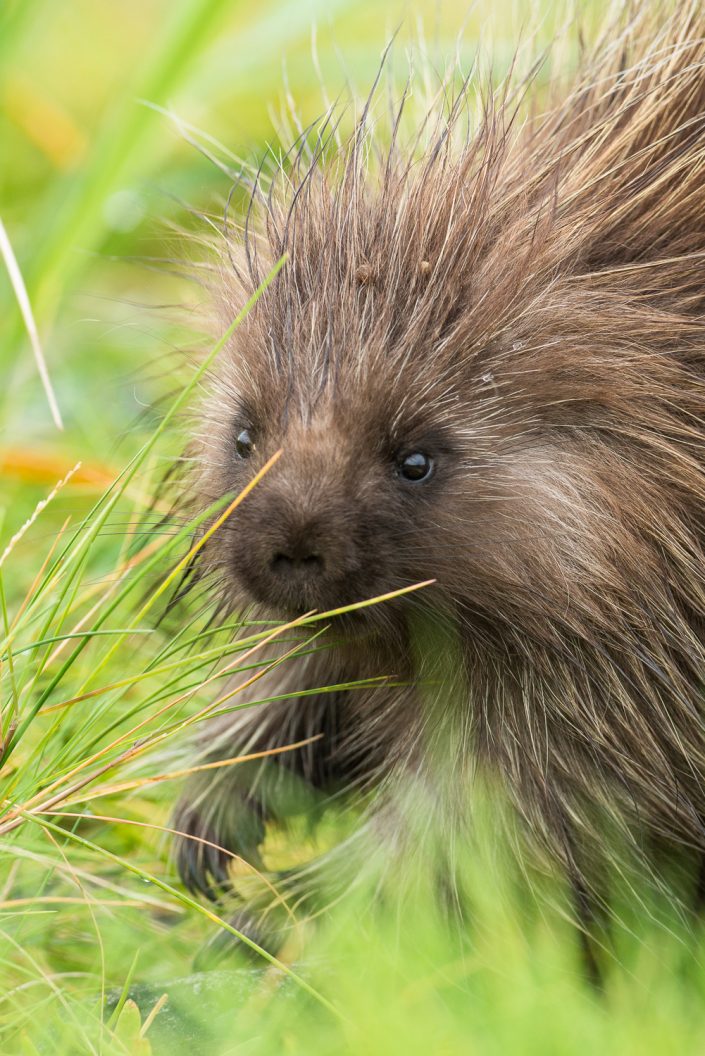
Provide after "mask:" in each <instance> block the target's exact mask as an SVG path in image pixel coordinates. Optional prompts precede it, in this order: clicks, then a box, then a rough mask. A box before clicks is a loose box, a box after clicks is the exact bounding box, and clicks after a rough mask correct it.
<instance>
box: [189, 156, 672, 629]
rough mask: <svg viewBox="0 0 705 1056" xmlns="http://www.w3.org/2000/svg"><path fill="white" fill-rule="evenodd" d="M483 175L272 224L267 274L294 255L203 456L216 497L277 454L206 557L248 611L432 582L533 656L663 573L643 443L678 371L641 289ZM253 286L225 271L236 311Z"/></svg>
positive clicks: (472, 617) (218, 380) (253, 325)
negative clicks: (621, 287)
mask: <svg viewBox="0 0 705 1056" xmlns="http://www.w3.org/2000/svg"><path fill="white" fill-rule="evenodd" d="M470 167H471V165H470V162H466V163H465V168H464V167H463V166H457V167H456V168H455V169H454V170H452V171H450V172H449V173H445V172H444V173H443V174H441V173H436V174H432V175H431V176H430V177H429V176H428V175H427V176H426V177H425V182H424V183H422V184H419V186H413V185H412V186H406V185H405V183H404V181H406V182H407V183H408V181H409V180H410V177H409V175H408V173H406V171H405V172H404V174H403V175H402V177H401V178H400V180H401V182H400V184H399V186H397V187H395V186H394V183H393V181H392V182H391V185H390V188H389V190H388V192H387V193H386V194H377V195H376V196H375V195H370V196H369V197H368V198H364V199H361V200H357V201H353V200H352V198H351V199H350V200H348V201H346V202H342V203H341V201H340V195H341V194H342V193H343V192H340V191H338V190H335V189H334V190H331V189H330V188H329V187H328V186H327V185H326V184H325V181H321V182H320V183H319V184H314V185H313V186H312V187H310V188H309V192H310V193H309V197H308V198H306V197H305V196H304V195H301V196H299V198H298V199H297V202H298V203H299V204H298V205H297V209H298V210H299V213H300V215H299V213H296V212H294V213H290V214H289V220H287V219H286V214H285V215H284V219H282V218H281V217H279V218H276V219H275V220H273V221H272V228H273V229H277V230H278V231H279V234H276V233H275V234H274V235H272V234H271V233H270V235H269V239H270V244H269V246H268V247H267V250H266V257H267V260H268V261H269V262H273V261H274V260H276V259H277V257H278V256H279V255H280V254H281V253H283V252H286V253H287V254H288V257H289V259H288V262H287V263H286V264H285V265H284V268H283V270H282V271H281V272H280V274H279V275H278V276H277V278H276V279H275V280H274V282H273V283H272V285H271V286H270V287H269V288H268V289H267V291H266V292H265V293H264V294H263V296H262V297H261V298H260V300H259V301H258V303H257V304H256V305H255V307H254V309H253V311H252V312H251V314H250V315H249V316H248V318H247V319H246V321H245V323H244V324H243V325H242V327H241V328H240V329H239V330H238V332H237V334H236V336H235V339H234V340H233V343H232V345H231V347H229V348H228V349H227V350H226V351H225V353H224V355H223V357H222V358H221V360H220V362H219V364H218V366H217V368H216V370H215V372H214V377H213V379H212V385H211V392H210V396H209V398H208V400H207V403H206V406H205V410H204V416H203V420H202V424H201V437H200V441H197V451H196V457H197V462H198V463H199V464H200V482H199V488H200V495H201V498H202V500H203V501H204V502H212V501H214V500H216V499H218V498H220V497H221V496H222V495H224V494H225V493H226V492H230V493H235V492H237V491H239V490H240V489H241V488H243V487H244V486H245V485H246V484H247V483H248V482H249V481H250V480H251V479H252V477H253V475H254V474H255V473H256V472H257V470H258V469H260V468H261V466H262V465H263V464H264V463H265V461H266V460H267V459H268V458H269V457H270V456H271V455H272V454H274V452H276V451H277V450H279V449H281V450H282V451H283V454H282V456H281V458H280V459H279V461H278V462H277V463H276V464H275V465H274V467H273V468H272V469H271V470H270V471H269V472H268V473H267V475H266V477H265V478H264V479H263V480H262V481H261V482H260V483H258V484H257V486H256V487H255V489H254V491H253V492H252V493H251V494H250V495H249V496H248V497H247V499H246V500H245V501H244V503H243V504H242V506H241V507H240V508H239V509H238V510H237V511H236V513H235V514H233V516H232V517H231V519H230V521H229V522H228V523H227V525H226V526H225V527H224V528H223V529H222V530H221V531H220V532H219V533H218V534H217V536H216V538H215V539H214V542H213V545H212V546H211V547H210V548H209V553H210V558H209V561H210V567H211V570H212V571H215V576H216V579H217V582H218V587H219V589H220V590H221V592H222V593H224V595H225V597H226V599H227V601H228V602H230V603H232V605H233V606H234V607H241V606H242V605H243V604H247V603H250V602H256V603H259V605H260V606H261V607H262V608H263V609H264V611H266V612H269V613H272V614H274V615H277V616H290V615H292V614H297V613H300V612H302V611H306V610H310V609H314V608H315V609H318V610H325V609H330V608H336V607H338V606H343V605H347V604H350V603H353V602H357V601H361V600H363V599H366V598H370V597H373V596H377V595H380V594H384V593H387V592H390V591H395V590H398V589H399V588H403V587H407V586H410V585H412V584H414V583H418V582H420V581H424V580H429V579H433V580H435V581H436V585H435V586H433V587H431V588H428V589H427V590H425V591H424V593H423V597H425V598H428V599H429V602H432V603H433V604H434V605H440V606H441V607H451V608H452V609H454V610H456V611H457V610H460V611H461V612H462V614H463V619H464V621H465V622H467V623H468V624H471V625H472V626H473V628H474V632H475V634H476V635H484V636H487V637H490V638H494V637H495V636H496V634H497V633H498V632H499V634H500V636H501V637H502V639H503V640H504V641H506V639H507V636H510V637H512V638H513V640H514V641H515V642H519V643H520V648H523V646H522V645H521V642H522V641H526V638H525V637H524V639H522V634H524V635H525V633H526V632H527V631H528V632H529V633H530V635H531V638H532V639H533V640H534V641H537V640H540V641H543V642H544V643H548V642H550V641H551V640H552V639H553V640H554V641H555V639H556V638H557V639H561V638H562V636H564V635H565V634H566V633H567V634H574V633H575V634H577V635H579V636H581V637H583V638H585V637H586V636H588V635H589V636H590V637H594V631H595V628H596V627H598V626H602V627H603V628H605V629H606V631H609V627H610V626H611V624H612V623H613V622H614V617H615V614H617V615H619V614H621V613H623V611H624V608H625V605H626V604H629V598H630V596H632V595H634V591H635V586H634V585H635V584H636V583H638V582H641V581H643V582H645V583H646V586H647V587H648V585H649V584H653V583H655V582H656V581H657V579H659V578H662V574H663V573H662V568H661V567H660V565H659V559H658V554H657V552H656V549H655V548H653V547H652V546H651V545H650V543H649V538H650V533H651V529H650V527H649V525H650V523H652V521H653V511H654V510H655V509H660V510H661V511H662V512H661V514H660V516H661V517H662V518H663V517H666V516H667V504H665V503H664V501H663V494H662V492H663V487H664V479H665V478H664V472H663V468H662V466H661V465H660V464H657V463H656V461H655V459H656V458H657V457H660V456H657V453H656V452H657V449H656V448H655V447H653V448H651V449H650V450H651V451H652V452H653V453H648V452H647V449H646V448H645V447H644V446H643V443H642V448H641V450H640V451H636V449H635V451H634V452H632V451H631V449H630V445H631V444H633V443H634V442H637V443H641V441H640V440H639V437H640V436H641V437H645V438H646V437H647V432H648V430H649V429H651V426H650V425H649V416H650V415H652V414H655V415H658V414H660V413H662V412H661V411H660V409H659V408H660V406H661V405H660V404H659V403H658V401H656V400H655V399H654V394H655V393H657V392H658V391H661V390H662V391H663V392H667V391H668V388H669V386H670V385H671V384H672V382H673V377H670V376H666V375H668V373H669V372H672V367H671V366H670V365H669V364H668V361H667V360H664V359H659V358H657V357H656V356H650V357H644V356H643V354H642V346H643V344H644V342H645V341H646V340H651V338H650V337H649V336H648V334H649V329H648V328H649V320H648V317H647V314H646V313H645V310H642V309H641V308H640V307H639V305H638V303H637V302H636V300H635V299H634V297H632V295H631V294H630V292H629V290H626V291H624V298H620V297H617V296H615V291H614V290H613V289H612V287H611V286H609V285H608V286H606V287H600V286H599V285H598V283H597V282H596V281H595V280H594V279H591V280H589V282H582V283H581V282H580V281H576V270H575V258H574V257H573V256H571V253H572V250H571V252H567V251H566V253H565V256H563V247H562V244H561V241H560V240H561V239H567V240H568V242H570V237H571V231H572V226H571V225H570V224H568V223H567V222H566V223H565V224H564V225H563V226H560V227H559V226H555V227H553V228H552V227H551V226H550V225H551V224H554V225H558V224H559V222H560V219H561V218H560V214H559V213H556V211H555V210H554V211H553V213H551V214H546V215H548V220H547V221H546V223H547V225H548V226H544V227H543V228H542V227H541V224H540V223H539V220H540V221H541V222H543V215H544V214H543V213H539V214H532V213H531V212H528V213H521V212H520V213H516V214H515V213H512V212H508V213H507V212H506V210H505V207H504V205H503V204H502V202H503V199H502V195H501V194H500V193H499V192H497V194H498V197H499V205H497V204H496V203H495V202H494V199H493V198H492V197H491V196H489V195H488V191H487V188H486V187H484V186H482V185H478V186H475V185H474V184H473V183H472V182H470V178H469V177H468V175H467V171H466V170H467V169H468V168H470ZM441 176H442V179H443V180H445V185H443V184H442V183H441V182H440V181H441ZM436 177H437V178H438V181H439V185H438V186H435V185H434V184H433V180H434V179H436ZM395 195H396V196H397V197H396V198H395ZM473 195H474V196H473ZM353 215H354V218H353V220H351V216H353ZM537 215H538V220H537ZM292 216H293V217H294V218H295V222H294V220H292V219H291V217H292ZM277 224H278V228H277ZM266 270H267V269H266V267H261V268H260V270H259V277H262V276H263V275H264V274H266ZM256 278H257V274H256V275H255V276H254V277H252V278H251V279H249V280H245V279H244V278H243V277H242V275H240V277H239V278H238V279H237V280H235V279H232V285H229V284H230V283H231V277H230V276H228V277H226V280H225V292H224V294H223V300H224V303H225V306H226V310H227V315H228V316H229V317H230V318H232V316H233V315H234V314H235V312H236V311H237V310H238V309H239V308H240V307H241V305H242V303H243V300H244V299H245V297H246V296H247V295H248V293H249V292H251V290H252V286H253V285H256V282H255V281H254V280H255V279H256ZM630 298H631V300H630ZM626 312H629V319H630V327H629V328H625V327H624V319H625V313H626ZM642 329H643V331H644V332H643V333H642ZM654 428H655V426H654ZM653 431H654V430H653V429H652V432H653ZM635 438H636V439H635ZM645 452H646V453H645ZM652 463H653V464H652ZM640 525H641V526H642V527H640ZM421 596H422V595H417V596H416V597H417V598H420V597H421ZM404 604H406V603H404V602H399V604H398V605H397V606H396V607H395V605H392V606H387V605H385V606H375V607H374V608H373V609H371V610H368V612H369V614H370V616H371V618H372V619H378V620H379V621H381V622H382V623H384V622H385V621H387V622H389V621H390V620H393V619H394V614H395V612H398V611H402V610H403V605H404ZM620 618H621V616H620ZM610 633H611V632H610ZM517 634H518V637H517ZM512 648H514V646H512Z"/></svg>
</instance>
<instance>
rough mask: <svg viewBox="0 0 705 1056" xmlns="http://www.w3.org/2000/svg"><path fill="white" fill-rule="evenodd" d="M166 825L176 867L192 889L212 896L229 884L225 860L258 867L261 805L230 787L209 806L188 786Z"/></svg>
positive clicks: (228, 887)
mask: <svg viewBox="0 0 705 1056" xmlns="http://www.w3.org/2000/svg"><path fill="white" fill-rule="evenodd" d="M172 827H173V828H174V829H175V830H176V832H177V835H176V836H175V839H174V844H175V857H176V867H177V869H178V872H179V876H180V877H181V880H182V881H183V883H184V885H185V887H186V888H187V890H188V891H190V892H191V893H192V894H194V895H203V896H205V897H206V898H208V899H210V900H211V901H212V902H215V901H217V900H218V899H219V898H220V897H221V896H222V895H223V894H225V893H226V892H227V891H228V890H229V889H230V887H231V880H230V864H231V862H232V861H233V860H234V859H243V860H244V861H246V862H248V863H249V864H250V865H252V866H254V867H255V868H259V867H261V861H260V855H259V845H260V844H261V843H262V841H263V840H264V831H265V830H264V811H263V809H262V807H261V805H260V804H259V803H257V801H255V800H253V799H251V798H249V797H246V796H244V795H242V794H237V793H235V794H234V795H232V797H231V799H230V801H229V802H228V803H219V804H218V807H217V809H214V808H213V807H212V805H211V804H209V803H208V802H202V803H199V801H198V797H195V796H190V795H189V794H188V791H187V792H186V793H185V794H184V796H183V797H182V799H181V801H180V802H179V804H178V806H177V808H176V812H175V814H174V819H173V822H172Z"/></svg>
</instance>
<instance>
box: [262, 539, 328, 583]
mask: <svg viewBox="0 0 705 1056" xmlns="http://www.w3.org/2000/svg"><path fill="white" fill-rule="evenodd" d="M269 567H270V569H271V571H272V572H273V573H274V574H275V575H276V576H281V577H287V578H291V577H293V576H299V575H307V576H315V575H317V574H318V573H320V572H323V571H324V569H325V562H324V560H323V557H322V555H321V554H320V553H318V551H317V550H316V548H315V546H314V544H313V543H312V542H310V541H308V540H306V539H301V540H299V541H297V542H293V543H290V544H289V545H288V546H286V547H285V548H283V549H280V550H278V551H277V552H276V553H275V554H274V556H273V557H272V560H271V561H270V563H269Z"/></svg>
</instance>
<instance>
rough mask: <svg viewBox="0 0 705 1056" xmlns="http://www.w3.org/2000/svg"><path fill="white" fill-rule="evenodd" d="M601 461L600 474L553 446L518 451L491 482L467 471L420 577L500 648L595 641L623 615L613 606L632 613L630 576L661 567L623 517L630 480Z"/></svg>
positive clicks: (589, 462) (442, 511)
mask: <svg viewBox="0 0 705 1056" xmlns="http://www.w3.org/2000/svg"><path fill="white" fill-rule="evenodd" d="M601 455H602V459H601V460H602V472H601V473H597V472H595V456H594V455H593V454H590V456H588V455H587V454H586V453H584V452H581V451H579V450H577V449H576V450H571V449H570V448H569V447H566V446H565V445H563V446H559V445H557V444H556V445H552V444H549V443H546V444H543V445H539V444H536V445H533V446H529V447H527V448H525V449H524V450H515V451H514V452H513V453H512V456H511V458H509V459H505V460H503V462H502V463H501V465H499V464H498V465H496V466H494V467H492V472H491V474H488V473H487V472H486V471H485V470H480V469H477V468H474V467H473V466H472V465H471V464H469V463H468V468H466V469H465V470H464V471H462V472H459V473H458V474H457V476H456V479H455V480H454V482H453V484H452V486H449V487H448V488H447V489H446V492H445V495H444V498H443V502H442V503H440V504H439V506H438V511H437V516H436V519H435V526H436V530H435V534H434V536H433V540H432V543H431V544H430V545H427V547H426V553H425V558H424V561H423V565H422V566H421V565H420V566H419V567H418V569H417V571H418V574H420V575H424V576H429V577H431V576H432V577H434V578H435V579H436V580H437V581H438V584H439V588H440V590H441V591H442V593H443V594H444V595H445V596H446V597H447V598H448V599H449V602H450V604H451V605H452V607H453V608H455V609H456V610H459V611H460V613H461V614H462V616H463V619H464V621H465V622H467V623H469V624H470V625H471V626H472V625H473V624H474V625H475V627H476V629H477V631H478V633H481V634H482V635H483V636H484V637H485V638H488V639H490V640H493V641H494V642H495V644H496V643H497V642H498V640H499V642H502V641H506V638H507V635H511V636H516V635H517V634H519V635H521V634H527V633H528V634H529V636H530V637H531V639H533V640H537V641H542V642H543V643H544V644H545V645H549V646H550V645H555V644H556V643H557V641H558V640H560V639H561V637H562V636H563V635H564V634H565V633H572V634H576V635H578V636H580V637H585V636H590V637H592V636H593V635H594V634H595V632H596V629H597V628H598V627H599V626H600V625H601V624H604V622H605V619H606V618H607V621H608V622H609V619H610V618H612V616H613V615H614V614H611V613H608V614H607V617H606V615H605V614H606V612H607V609H609V607H610V606H609V605H608V603H607V601H606V599H612V600H617V599H622V601H623V603H624V604H627V602H626V600H624V599H626V598H628V596H629V594H630V591H631V584H630V583H629V578H630V572H629V569H630V568H631V574H632V575H633V576H635V577H636V576H637V575H639V576H641V575H643V574H644V571H645V569H647V568H648V567H649V565H650V564H652V556H651V552H650V550H649V548H648V546H646V545H645V543H644V541H643V540H642V539H640V538H639V537H638V535H636V534H635V532H634V530H633V528H632V527H631V526H629V525H627V524H626V523H624V521H623V520H622V517H621V514H620V502H621V496H623V495H624V493H625V489H628V488H629V487H630V481H629V478H628V475H627V474H626V473H625V472H624V471H623V470H622V469H621V468H620V467H617V466H613V467H610V465H609V461H610V457H609V451H608V449H605V450H604V451H603V452H602V453H601ZM625 570H626V575H625Z"/></svg>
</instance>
